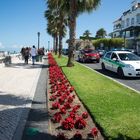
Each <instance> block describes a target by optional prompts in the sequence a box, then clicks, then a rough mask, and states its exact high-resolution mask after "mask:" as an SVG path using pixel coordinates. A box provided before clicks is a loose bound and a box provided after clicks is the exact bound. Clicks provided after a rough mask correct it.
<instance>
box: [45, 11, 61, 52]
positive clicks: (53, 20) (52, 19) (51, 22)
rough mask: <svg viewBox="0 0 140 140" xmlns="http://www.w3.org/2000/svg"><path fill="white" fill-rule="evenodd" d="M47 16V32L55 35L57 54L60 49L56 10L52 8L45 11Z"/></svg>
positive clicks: (54, 47) (54, 48)
mask: <svg viewBox="0 0 140 140" xmlns="http://www.w3.org/2000/svg"><path fill="white" fill-rule="evenodd" d="M44 16H45V18H46V19H47V21H48V24H47V32H48V33H49V34H50V35H51V36H52V37H53V40H54V41H53V43H54V44H53V50H54V51H55V54H57V50H58V18H57V17H56V16H55V12H54V11H53V10H52V9H49V10H46V11H45V15H44Z"/></svg>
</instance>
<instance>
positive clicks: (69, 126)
mask: <svg viewBox="0 0 140 140" xmlns="http://www.w3.org/2000/svg"><path fill="white" fill-rule="evenodd" d="M62 127H63V129H65V130H71V129H73V128H74V120H73V119H72V118H71V117H68V118H66V119H65V120H64V121H62Z"/></svg>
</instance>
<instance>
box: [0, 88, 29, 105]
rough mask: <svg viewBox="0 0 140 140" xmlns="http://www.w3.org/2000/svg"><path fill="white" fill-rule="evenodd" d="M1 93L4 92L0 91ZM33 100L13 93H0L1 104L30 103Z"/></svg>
mask: <svg viewBox="0 0 140 140" xmlns="http://www.w3.org/2000/svg"><path fill="white" fill-rule="evenodd" d="M0 93H4V92H2V91H0ZM31 102H32V100H30V99H27V98H24V97H21V96H15V95H12V94H0V105H13V106H18V105H24V104H28V103H31Z"/></svg>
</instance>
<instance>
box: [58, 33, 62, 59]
mask: <svg viewBox="0 0 140 140" xmlns="http://www.w3.org/2000/svg"><path fill="white" fill-rule="evenodd" d="M61 56H62V35H59V55H58V58H60V57H61Z"/></svg>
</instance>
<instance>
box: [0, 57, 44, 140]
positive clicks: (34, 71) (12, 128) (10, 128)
mask: <svg viewBox="0 0 140 140" xmlns="http://www.w3.org/2000/svg"><path fill="white" fill-rule="evenodd" d="M42 66H43V62H40V63H39V62H37V63H36V65H32V64H31V61H29V64H28V65H26V64H24V61H22V60H19V58H17V57H13V58H12V64H11V65H10V66H7V67H5V66H3V65H2V64H0V140H15V139H17V140H20V139H19V138H20V136H21V134H22V130H23V129H24V123H23V122H22V123H21V120H22V121H23V120H24V122H25V123H26V119H27V114H28V112H29V110H30V107H31V103H32V101H33V98H34V95H35V92H36V87H37V84H38V80H39V76H40V73H41V71H42ZM20 123H21V124H20ZM19 124H20V125H19ZM17 132H18V134H17Z"/></svg>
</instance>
